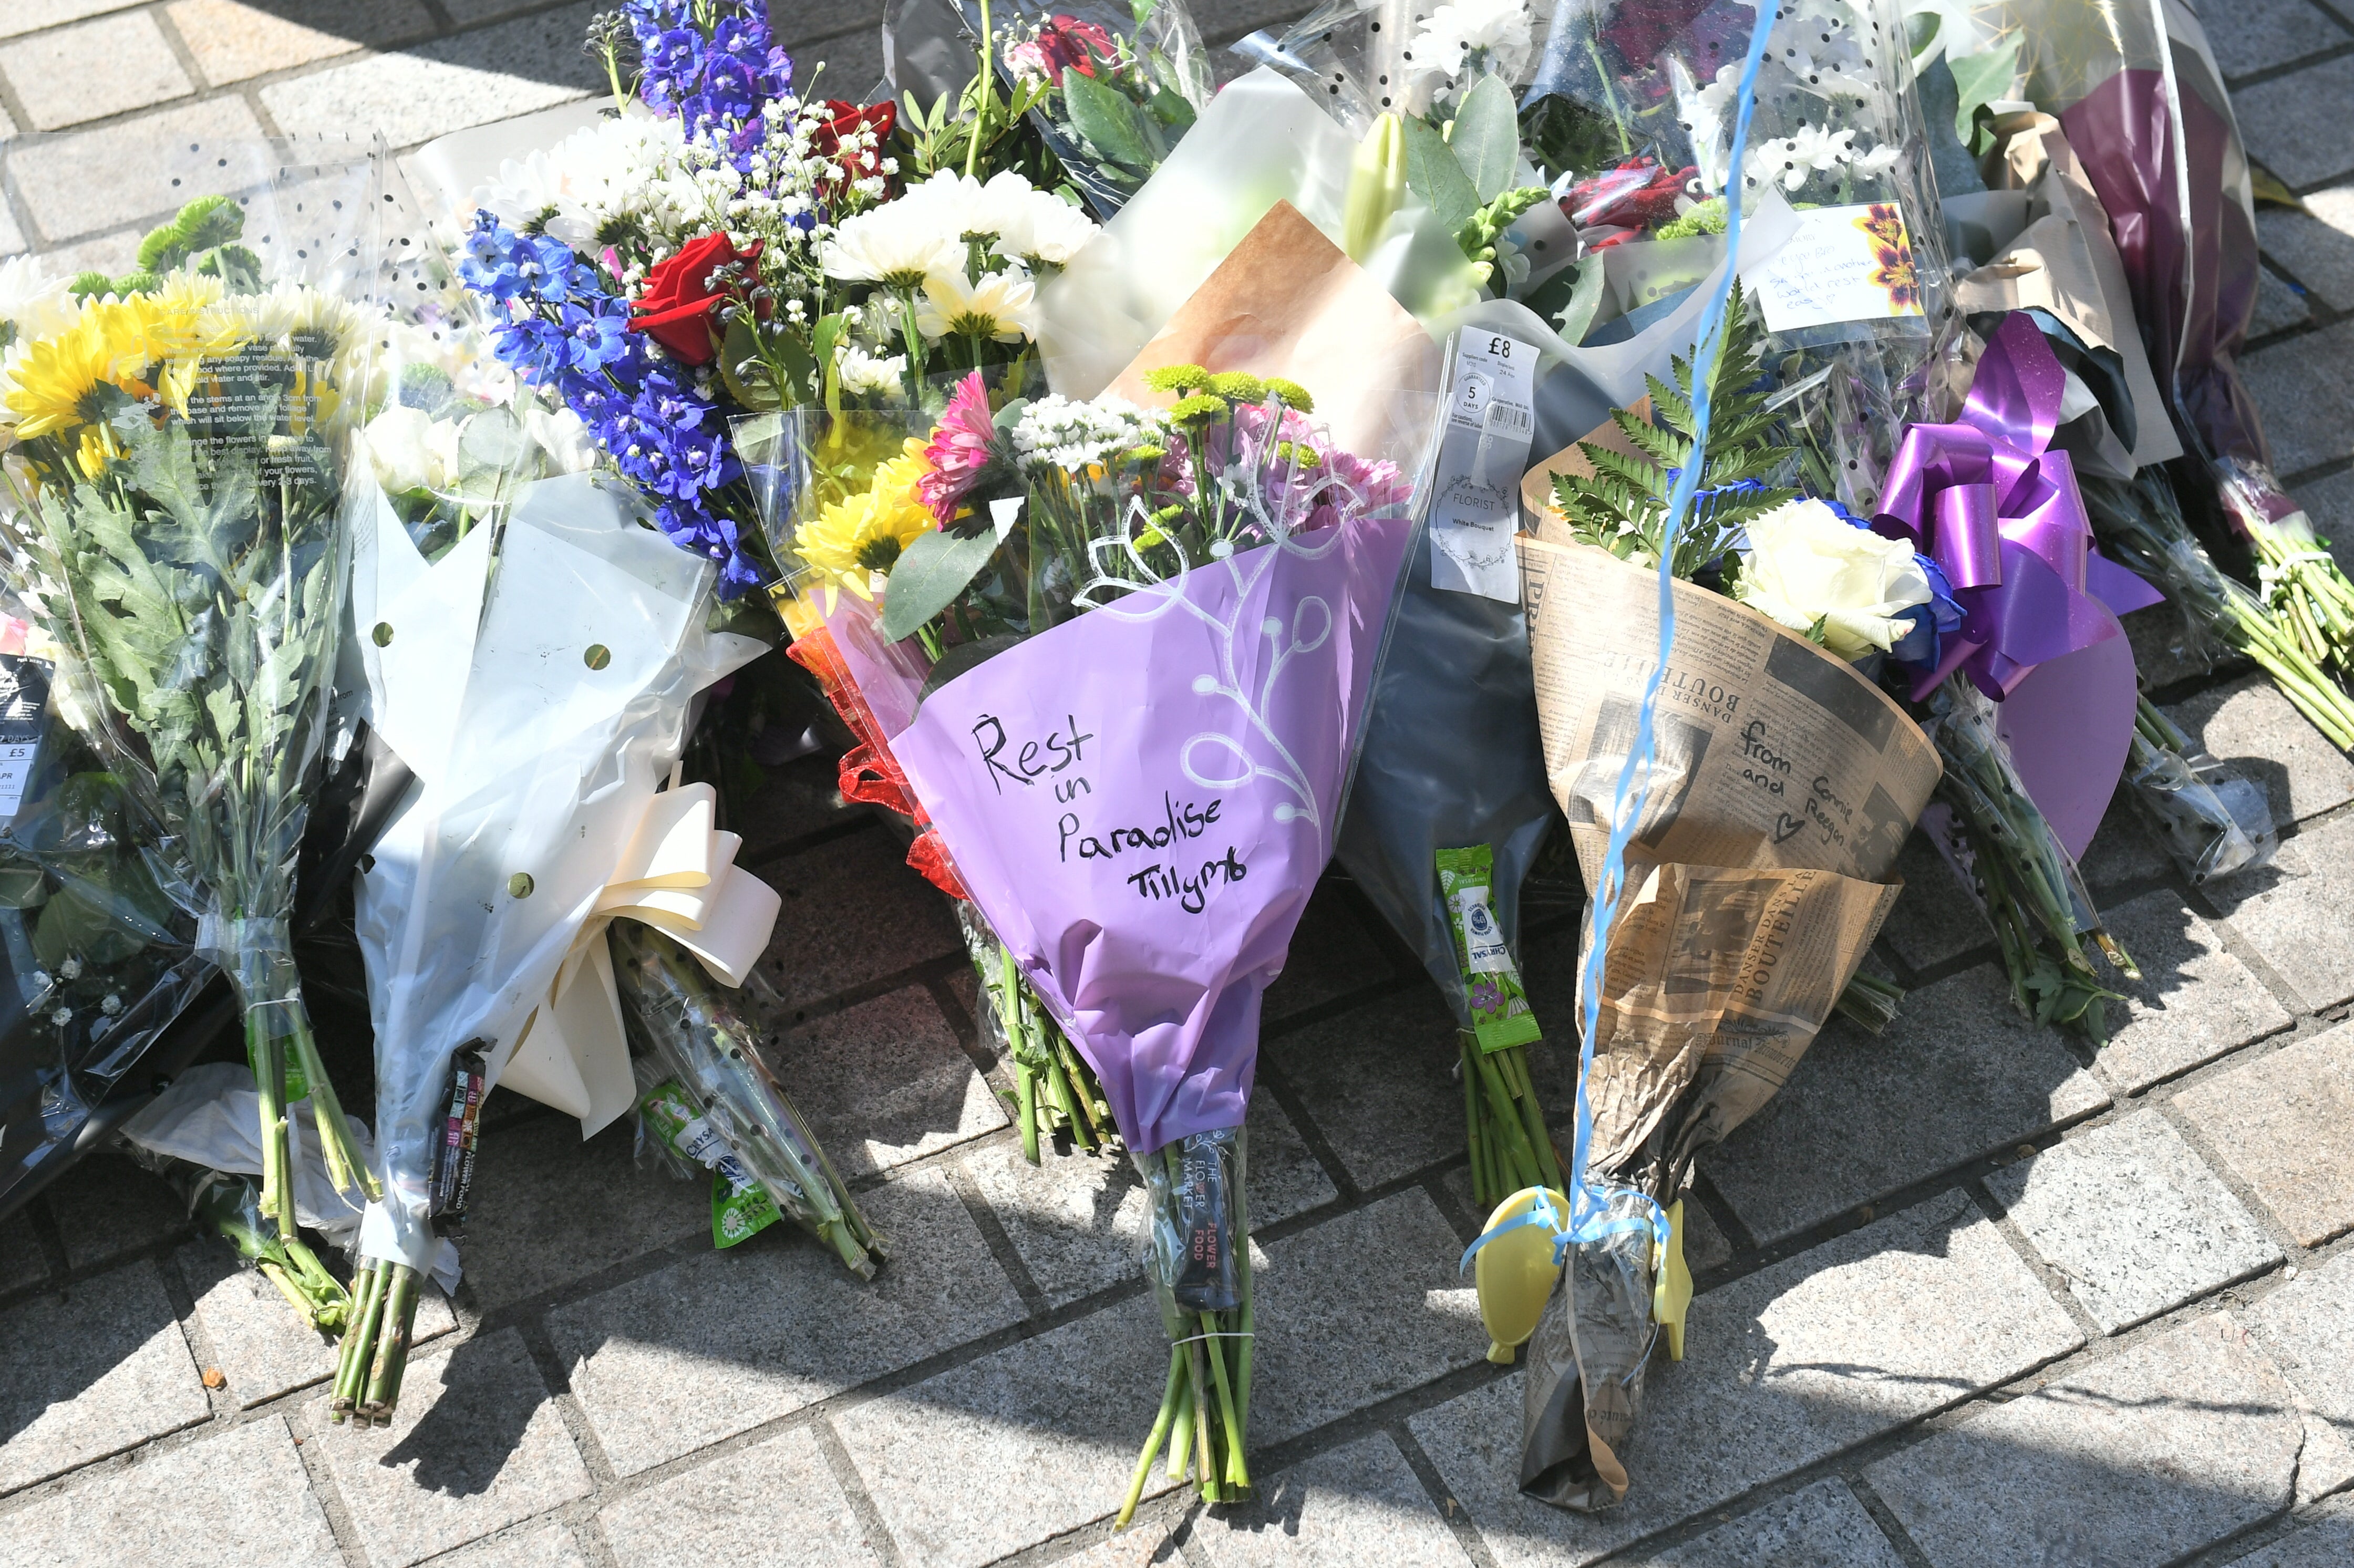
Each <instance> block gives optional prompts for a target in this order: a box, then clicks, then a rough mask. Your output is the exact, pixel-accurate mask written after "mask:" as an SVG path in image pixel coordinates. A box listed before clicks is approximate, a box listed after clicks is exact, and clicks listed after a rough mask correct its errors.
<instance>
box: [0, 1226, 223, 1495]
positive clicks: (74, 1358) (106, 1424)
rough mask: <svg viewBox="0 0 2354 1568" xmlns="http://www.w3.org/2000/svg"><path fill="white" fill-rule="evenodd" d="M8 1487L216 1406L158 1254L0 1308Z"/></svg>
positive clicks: (3, 1460) (2, 1448)
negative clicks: (200, 1376)
mask: <svg viewBox="0 0 2354 1568" xmlns="http://www.w3.org/2000/svg"><path fill="white" fill-rule="evenodd" d="M0 1345H5V1346H6V1347H7V1351H6V1353H5V1354H0V1495H5V1494H6V1493H8V1492H12V1491H15V1490H16V1489H17V1488H19V1487H25V1486H30V1485H31V1484H32V1483H33V1482H35V1481H38V1480H45V1479H47V1478H49V1477H51V1476H55V1475H59V1474H61V1473H63V1472H64V1471H67V1470H70V1469H72V1468H74V1467H76V1466H78V1465H86V1464H88V1463H90V1461H91V1460H92V1459H96V1458H101V1457H104V1456H106V1455H108V1454H112V1453H116V1452H119V1451H120V1450H122V1449H124V1448H128V1447H130V1446H133V1444H137V1443H143V1442H145V1441H146V1440H147V1439H148V1438H150V1437H160V1436H163V1435H164V1433H166V1432H176V1431H178V1430H179V1429H180V1428H181V1427H183V1426H190V1425H195V1424H196V1423H197V1422H199V1421H202V1420H204V1419H205V1418H206V1417H207V1416H208V1415H210V1414H212V1405H211V1404H210V1402H208V1401H207V1399H206V1398H205V1387H204V1384H203V1383H200V1382H198V1381H197V1374H196V1362H195V1361H193V1360H192V1359H191V1358H190V1357H189V1355H188V1341H187V1340H186V1338H184V1337H183V1336H182V1335H181V1333H180V1325H179V1321H178V1319H175V1318H174V1317H173V1315H172V1303H171V1301H170V1299H169V1298H166V1297H165V1296H164V1282H163V1280H162V1278H161V1277H158V1276H157V1274H156V1272H155V1266H154V1264H153V1263H144V1262H143V1263H134V1264H132V1265H130V1266H128V1267H125V1268H118V1269H116V1270H115V1271H114V1272H112V1273H111V1274H101V1275H100V1276H99V1277H97V1278H95V1279H85V1280H82V1281H80V1283H78V1284H76V1285H74V1286H71V1287H69V1288H68V1289H66V1290H63V1291H60V1292H58V1294H56V1295H53V1296H37V1297H35V1298H33V1299H31V1300H29V1301H27V1302H23V1303H21V1304H20V1305H18V1306H15V1307H11V1308H8V1310H6V1311H5V1312H0ZM0 1534H5V1531H0Z"/></svg>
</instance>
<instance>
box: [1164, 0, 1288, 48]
mask: <svg viewBox="0 0 2354 1568" xmlns="http://www.w3.org/2000/svg"><path fill="white" fill-rule="evenodd" d="M1188 8H1189V9H1190V10H1191V11H1192V12H1193V21H1194V25H1195V26H1198V27H1199V28H1200V29H1201V34H1202V37H1204V38H1207V39H1209V40H1210V41H1211V42H1212V43H1213V44H1225V43H1226V42H1227V41H1229V40H1231V39H1234V38H1236V37H1241V36H1242V35H1243V34H1245V33H1247V32H1250V31H1251V30H1253V29H1254V28H1257V27H1265V26H1271V25H1272V24H1275V23H1278V22H1286V21H1288V20H1290V19H1291V18H1292V17H1294V16H1298V15H1299V7H1298V6H1296V5H1288V4H1287V3H1286V0H1194V3H1193V5H1191V6H1190V7H1188ZM1213 52H1214V54H1219V55H1223V54H1225V53H1226V51H1225V49H1224V48H1218V49H1215V50H1214V51H1213Z"/></svg>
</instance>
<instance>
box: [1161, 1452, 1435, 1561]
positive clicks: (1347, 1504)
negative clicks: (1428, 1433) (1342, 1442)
mask: <svg viewBox="0 0 2354 1568" xmlns="http://www.w3.org/2000/svg"><path fill="white" fill-rule="evenodd" d="M1255 1479H1256V1478H1255ZM1192 1544H1193V1555H1195V1556H1197V1557H1200V1558H1202V1559H1204V1561H1206V1562H1207V1563H1209V1564H1210V1565H1211V1568H1291V1565H1294V1564H1297V1565H1298V1568H1359V1565H1360V1564H1362V1563H1421V1564H1427V1565H1429V1568H1437V1565H1438V1564H1441V1563H1462V1564H1466V1565H1467V1568H1468V1565H1469V1563H1470V1561H1471V1559H1470V1557H1469V1554H1468V1553H1466V1552H1464V1550H1463V1547H1462V1545H1461V1543H1460V1542H1458V1541H1457V1540H1456V1539H1455V1532H1454V1531H1452V1530H1450V1529H1448V1528H1447V1521H1446V1520H1443V1519H1441V1518H1439V1516H1438V1510H1437V1509H1435V1508H1433V1507H1431V1506H1430V1494H1429V1493H1427V1492H1426V1491H1424V1490H1423V1489H1422V1482H1421V1480H1420V1479H1419V1478H1416V1475H1415V1473H1414V1471H1413V1470H1412V1469H1411V1468H1410V1467H1408V1466H1407V1464H1406V1462H1405V1455H1403V1454H1401V1453H1399V1452H1398V1448H1397V1445H1396V1444H1395V1443H1394V1442H1392V1441H1391V1440H1390V1436H1389V1434H1388V1433H1386V1432H1376V1433H1374V1434H1373V1436H1370V1437H1361V1438H1359V1439H1358V1440H1357V1441H1356V1442H1354V1443H1351V1444H1349V1445H1347V1446H1344V1447H1340V1448H1335V1449H1332V1450H1331V1452H1329V1453H1324V1454H1320V1455H1318V1456H1317V1457H1315V1458H1313V1459H1310V1460H1309V1461H1308V1462H1307V1463H1306V1464H1303V1465H1295V1466H1294V1467H1291V1468H1290V1469H1288V1470H1285V1471H1283V1472H1282V1473H1281V1474H1279V1475H1278V1476H1276V1477H1274V1478H1272V1479H1264V1480H1260V1482H1259V1494H1258V1497H1257V1499H1256V1500H1255V1501H1253V1502H1250V1503H1248V1504H1246V1505H1245V1506H1244V1507H1242V1508H1240V1509H1236V1510H1229V1511H1225V1512H1223V1513H1221V1514H1219V1515H1204V1517H1203V1518H1202V1519H1201V1520H1198V1521H1197V1522H1196V1523H1195V1524H1194V1526H1193V1542H1192Z"/></svg>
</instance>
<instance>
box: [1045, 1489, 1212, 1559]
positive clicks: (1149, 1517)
mask: <svg viewBox="0 0 2354 1568" xmlns="http://www.w3.org/2000/svg"><path fill="white" fill-rule="evenodd" d="M1183 1518H1184V1515H1183V1514H1182V1513H1173V1514H1172V1512H1171V1511H1170V1510H1169V1508H1168V1505H1166V1504H1153V1503H1147V1504H1146V1505H1144V1506H1143V1507H1141V1508H1140V1509H1138V1510H1136V1518H1135V1519H1134V1520H1132V1521H1131V1522H1130V1523H1129V1527H1128V1528H1127V1529H1126V1530H1121V1531H1112V1532H1110V1533H1109V1534H1108V1535H1106V1536H1105V1537H1104V1539H1103V1540H1101V1541H1098V1542H1096V1543H1095V1544H1094V1545H1093V1546H1090V1547H1088V1548H1087V1549H1086V1550H1085V1551H1083V1552H1073V1553H1072V1554H1071V1555H1070V1556H1068V1557H1057V1558H1056V1559H1055V1568H1167V1565H1168V1564H1171V1563H1182V1562H1184V1561H1185V1557H1184V1548H1183V1547H1182V1546H1181V1545H1179V1544H1178V1540H1177V1537H1178V1531H1179V1529H1180V1528H1181V1526H1180V1524H1179V1522H1178V1521H1180V1520H1182V1519H1183Z"/></svg>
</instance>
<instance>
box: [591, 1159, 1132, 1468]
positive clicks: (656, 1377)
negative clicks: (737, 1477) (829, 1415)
mask: <svg viewBox="0 0 2354 1568" xmlns="http://www.w3.org/2000/svg"><path fill="white" fill-rule="evenodd" d="M858 1202H859V1207H860V1209H861V1210H862V1211H863V1212H864V1213H865V1215H866V1217H867V1220H868V1221H869V1223H871V1224H873V1225H874V1227H875V1230H876V1231H878V1232H880V1233H881V1234H882V1235H883V1237H884V1240H885V1245H886V1246H887V1247H888V1249H889V1260H888V1261H887V1262H886V1263H885V1265H884V1266H883V1268H882V1271H881V1273H880V1274H878V1275H877V1277H875V1280H874V1281H873V1282H872V1283H864V1284H862V1283H861V1282H860V1281H858V1280H857V1279H854V1278H853V1277H851V1276H850V1274H849V1273H848V1272H847V1271H846V1270H844V1269H843V1266H842V1263H841V1260H840V1259H839V1258H837V1257H835V1256H834V1255H833V1253H832V1250H831V1249H828V1248H823V1247H821V1246H820V1245H818V1244H817V1243H816V1242H814V1241H812V1240H811V1239H809V1238H808V1237H807V1236H805V1235H803V1234H801V1233H800V1232H799V1231H797V1230H793V1229H792V1228H791V1227H790V1226H789V1225H781V1224H780V1225H777V1226H773V1227H771V1228H770V1229H769V1231H767V1232H764V1233H763V1234H761V1235H759V1236H758V1237H755V1238H754V1239H753V1240H751V1241H748V1242H746V1243H743V1244H741V1245H737V1246H736V1247H734V1248H732V1249H730V1250H729V1251H727V1252H725V1253H706V1254H702V1255H695V1256H693V1257H689V1258H687V1259H686V1260H685V1261H684V1262H682V1263H675V1264H673V1265H672V1266H670V1267H668V1268H666V1269H663V1271H661V1272H660V1273H658V1274H652V1275H648V1276H646V1277H643V1278H641V1279H633V1280H631V1281H630V1282H628V1283H627V1284H624V1285H619V1286H615V1287H613V1288H611V1289H610V1290H606V1291H602V1292H600V1293H599V1294H597V1295H594V1296H590V1297H588V1298H584V1299H582V1300H579V1301H574V1302H570V1303H567V1305H565V1306H562V1307H558V1308H555V1309H553V1310H551V1311H550V1312H549V1313H548V1314H547V1319H546V1321H547V1331H548V1336H549V1338H550V1339H551V1340H553V1341H554V1343H555V1346H556V1351H557V1356H558V1358H559V1359H560V1360H561V1361H563V1362H564V1364H565V1365H566V1366H567V1367H569V1368H570V1369H571V1381H572V1392H573V1394H574V1396H575V1397H576V1398H577V1399H578V1401H579V1402H580V1407H581V1409H582V1410H583V1411H584V1412H585V1413H586V1414H588V1422H589V1425H591V1426H592V1427H593V1428H594V1429H595V1430H596V1433H597V1438H598V1441H599V1443H600V1444H601V1445H603V1446H604V1449H605V1454H606V1457H608V1458H609V1459H610V1460H611V1461H612V1464H613V1468H614V1469H615V1470H616V1471H617V1472H619V1473H620V1474H622V1475H625V1476H626V1475H635V1474H637V1473H638V1472H639V1471H641V1470H644V1469H648V1468H651V1467H653V1466H655V1465H659V1464H662V1463H663V1462H664V1461H665V1460H669V1459H673V1458H675V1457H678V1456H679V1455H682V1454H686V1453H691V1452H693V1451H694V1450H695V1449H697V1448H701V1447H704V1446H706V1445H708V1444H712V1443H716V1442H718V1441H719V1440H720V1439H721V1438H724V1437H732V1436H735V1435H736V1434H737V1433H739V1432H744V1431H748V1430H749V1429H750V1428H752V1427H754V1426H758V1425H760V1424H761V1423H762V1422H764V1421H772V1420H775V1419H776V1418H777V1417H778V1416H780V1415H787V1414H791V1413H792V1412H794V1411H796V1410H799V1409H801V1407H803V1406H804V1405H807V1404H813V1403H814V1402H816V1401H818V1400H821V1399H824V1398H827V1397H829V1396H830V1395H832V1394H836V1393H841V1392H842V1391H843V1390H844V1389H847V1388H852V1387H854V1386H856V1385H857V1384H859V1383H865V1382H867V1381H868V1380H870V1379H873V1378H876V1377H880V1376H882V1375H883V1374H885V1372H896V1371H897V1370H898V1369H899V1368H901V1367H904V1366H907V1365H909V1364H910V1363H912V1362H915V1361H922V1360H923V1359H924V1358H925V1357H927V1356H929V1355H934V1354H937V1353H938V1352H939V1351H944V1350H948V1349H949V1348H950V1347H952V1346H955V1345H960V1344H962V1343H964V1342H965V1341H967V1340H976V1339H979V1338H981V1336H982V1335H984V1334H989V1333H992V1332H994V1331H996V1330H999V1329H1002V1328H1004V1327H1006V1326H1007V1325H1008V1324H1011V1323H1014V1322H1017V1321H1019V1320H1020V1319H1021V1317H1022V1301H1021V1298H1020V1297H1018V1296H1017V1295H1015V1293H1014V1290H1013V1285H1012V1284H1011V1283H1010V1282H1009V1281H1008V1280H1007V1279H1006V1277H1005V1275H1004V1271H1003V1270H1002V1269H1000V1268H999V1267H998V1266H997V1262H996V1259H995V1258H993V1257H992V1256H991V1255H990V1251H989V1246H988V1244H987V1243H986V1242H984V1241H983V1240H982V1239H981V1232H980V1231H979V1230H978V1229H976V1228H975V1227H974V1225H973V1223H972V1217H971V1215H970V1214H968V1213H966V1212H965V1208H964V1204H963V1203H962V1202H960V1200H959V1199H958V1197H957V1195H956V1192H955V1190H954V1189H953V1188H951V1187H950V1186H949V1182H948V1180H947V1178H946V1177H945V1176H943V1175H942V1174H941V1173H940V1172H938V1171H920V1172H917V1173H916V1174H913V1175H910V1176H908V1177H907V1178H906V1179H904V1180H902V1181H894V1182H891V1183H888V1184H887V1185H885V1186H882V1187H878V1188H875V1189H874V1190H873V1191H871V1192H863V1193H861V1194H859V1199H858ZM1153 1388H1154V1391H1155V1393H1156V1396H1157V1394H1158V1391H1159V1388H1160V1384H1159V1383H1155V1384H1154V1385H1153ZM1138 1430H1139V1432H1140V1433H1141V1431H1142V1430H1143V1429H1142V1428H1141V1427H1140V1428H1139V1429H1138Z"/></svg>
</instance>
